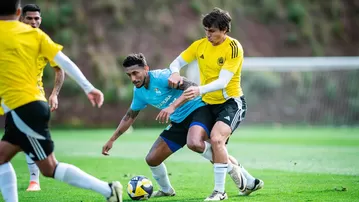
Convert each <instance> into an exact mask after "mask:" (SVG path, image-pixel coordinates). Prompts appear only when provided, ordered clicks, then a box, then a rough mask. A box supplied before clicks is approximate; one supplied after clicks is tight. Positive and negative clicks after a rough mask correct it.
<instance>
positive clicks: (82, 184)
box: [35, 144, 122, 201]
mask: <svg viewBox="0 0 359 202" xmlns="http://www.w3.org/2000/svg"><path fill="white" fill-rule="evenodd" d="M41 145H44V144H41ZM35 158H38V157H37V156H36V157H35ZM35 162H36V164H37V166H38V167H39V169H40V171H41V173H42V174H43V175H44V176H45V177H49V178H54V179H56V180H59V181H62V182H65V183H67V184H69V185H72V186H75V187H79V188H83V189H89V190H93V191H95V192H97V193H99V194H102V195H103V196H104V197H105V198H107V199H108V200H109V201H122V185H121V184H120V183H119V182H113V183H107V182H105V181H102V180H99V179H97V178H95V177H93V176H92V175H89V174H87V173H86V172H84V171H82V170H81V169H79V168H78V167H76V166H74V165H71V164H67V163H64V162H58V161H57V160H56V158H55V155H54V153H50V154H49V155H46V158H45V159H36V160H35Z"/></svg>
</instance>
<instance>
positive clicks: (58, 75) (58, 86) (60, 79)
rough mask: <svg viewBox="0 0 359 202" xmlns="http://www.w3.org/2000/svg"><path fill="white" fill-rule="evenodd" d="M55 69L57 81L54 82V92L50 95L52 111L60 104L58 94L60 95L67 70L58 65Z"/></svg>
mask: <svg viewBox="0 0 359 202" xmlns="http://www.w3.org/2000/svg"><path fill="white" fill-rule="evenodd" d="M54 70H55V83H54V88H53V89H52V93H51V95H50V97H49V105H50V108H51V111H55V110H56V109H57V108H58V106H59V101H58V99H57V96H58V95H59V93H60V90H61V87H62V85H63V84H64V80H65V71H64V70H63V69H61V68H60V67H58V66H55V67H54Z"/></svg>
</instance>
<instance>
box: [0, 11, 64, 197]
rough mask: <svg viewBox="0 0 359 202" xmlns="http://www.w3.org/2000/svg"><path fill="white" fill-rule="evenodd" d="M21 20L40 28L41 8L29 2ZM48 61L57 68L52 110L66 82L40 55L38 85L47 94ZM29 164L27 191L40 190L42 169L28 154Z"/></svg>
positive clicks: (50, 104) (62, 74)
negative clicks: (46, 75)
mask: <svg viewBox="0 0 359 202" xmlns="http://www.w3.org/2000/svg"><path fill="white" fill-rule="evenodd" d="M20 20H21V21H22V22H23V23H25V24H28V25H30V26H31V27H33V28H39V27H40V25H41V21H42V17H41V9H40V7H39V6H37V5H36V4H27V5H25V6H24V7H23V8H22V16H21V18H20ZM47 63H50V65H51V67H53V69H54V70H55V82H54V88H53V90H52V93H51V95H50V97H49V99H48V100H49V106H50V108H51V111H55V110H56V109H57V107H58V98H57V95H58V94H59V92H60V89H61V87H62V84H63V83H64V78H65V72H64V70H62V69H61V68H59V67H58V66H57V65H56V63H54V61H49V60H48V59H47V58H45V57H43V56H40V57H39V58H38V61H37V65H38V71H39V72H38V74H37V85H38V87H39V88H40V90H41V92H42V93H43V94H44V95H45V91H44V87H43V82H42V76H43V74H44V68H45V67H46V65H47ZM5 127H6V126H5ZM26 161H27V165H28V168H29V172H30V184H29V187H28V188H27V189H26V191H40V190H41V188H40V180H39V176H40V171H39V168H38V167H37V165H36V164H35V162H34V161H33V160H32V159H31V158H30V157H29V156H26Z"/></svg>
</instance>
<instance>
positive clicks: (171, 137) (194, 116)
mask: <svg viewBox="0 0 359 202" xmlns="http://www.w3.org/2000/svg"><path fill="white" fill-rule="evenodd" d="M213 124H214V119H213V117H212V115H211V112H210V110H209V109H208V108H207V107H205V106H203V107H200V108H198V109H196V110H195V111H193V112H192V113H191V114H190V115H188V116H187V117H186V118H185V119H184V120H183V121H182V122H181V123H174V122H171V123H170V125H168V126H167V128H166V129H165V130H164V131H163V132H162V133H161V135H160V136H161V138H162V139H163V140H164V141H165V142H166V143H167V145H168V147H169V148H170V149H171V151H172V152H176V151H177V150H179V149H180V148H182V147H183V146H185V145H186V143H187V133H188V130H189V128H190V127H191V126H194V125H198V126H201V127H202V128H203V129H204V130H205V131H206V132H207V135H208V136H209V135H210V132H211V129H212V127H213Z"/></svg>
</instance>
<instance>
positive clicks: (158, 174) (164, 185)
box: [150, 163, 172, 193]
mask: <svg viewBox="0 0 359 202" xmlns="http://www.w3.org/2000/svg"><path fill="white" fill-rule="evenodd" d="M150 168H151V171H152V176H153V178H154V179H155V180H156V182H157V184H158V185H159V186H160V188H161V190H162V191H163V192H165V193H168V192H170V190H171V188H172V185H171V183H170V180H169V178H168V175H167V168H166V165H165V164H164V163H161V164H160V165H158V166H155V167H152V166H150Z"/></svg>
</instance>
